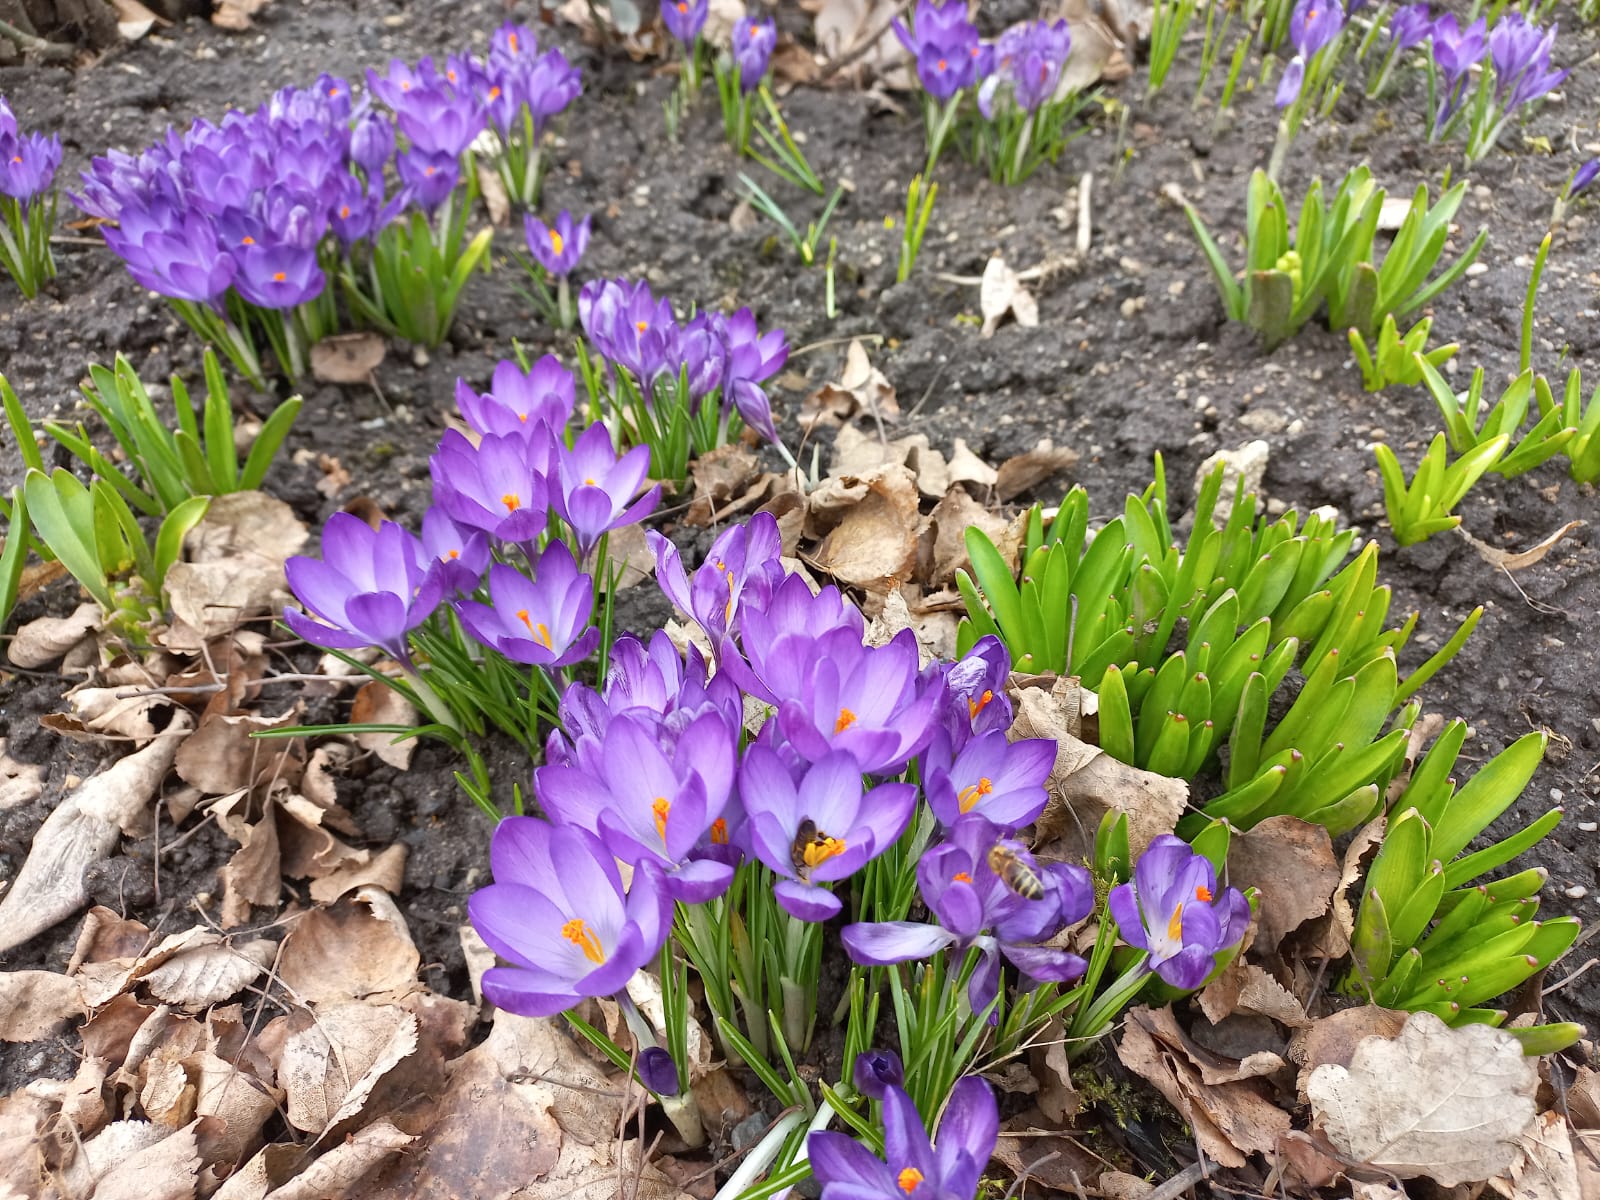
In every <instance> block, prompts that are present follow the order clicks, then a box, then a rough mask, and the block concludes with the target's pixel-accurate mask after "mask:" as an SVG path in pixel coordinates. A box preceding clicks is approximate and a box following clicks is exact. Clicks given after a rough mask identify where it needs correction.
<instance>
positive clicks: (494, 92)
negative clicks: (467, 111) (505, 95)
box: [489, 87, 500, 100]
mask: <svg viewBox="0 0 1600 1200" xmlns="http://www.w3.org/2000/svg"><path fill="white" fill-rule="evenodd" d="M489 99H491V100H498V99H500V89H499V88H498V87H492V88H490V89H489Z"/></svg>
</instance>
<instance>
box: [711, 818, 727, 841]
mask: <svg viewBox="0 0 1600 1200" xmlns="http://www.w3.org/2000/svg"><path fill="white" fill-rule="evenodd" d="M711 844H712V845H713V846H726V845H727V844H728V822H727V821H726V820H724V819H723V818H722V817H718V818H717V819H716V820H715V821H713V822H711Z"/></svg>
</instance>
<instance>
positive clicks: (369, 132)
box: [350, 109, 394, 179]
mask: <svg viewBox="0 0 1600 1200" xmlns="http://www.w3.org/2000/svg"><path fill="white" fill-rule="evenodd" d="M393 157H394V123H393V122H392V121H391V120H390V119H389V118H388V117H386V116H384V115H383V114H382V113H376V112H372V111H371V110H370V109H369V110H368V111H367V112H364V113H362V114H361V116H360V117H358V118H357V119H356V123H355V128H353V129H352V130H351V131H350V159H351V161H352V162H354V163H355V164H356V165H357V166H358V167H360V168H361V169H362V170H363V171H365V172H366V173H367V178H368V179H374V178H378V177H381V176H382V174H383V168H384V167H385V166H387V165H388V162H389V160H390V159H391V158H393Z"/></svg>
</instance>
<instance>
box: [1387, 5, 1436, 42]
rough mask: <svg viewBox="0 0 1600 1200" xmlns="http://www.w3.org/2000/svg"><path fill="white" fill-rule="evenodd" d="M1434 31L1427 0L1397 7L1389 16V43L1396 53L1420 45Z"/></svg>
mask: <svg viewBox="0 0 1600 1200" xmlns="http://www.w3.org/2000/svg"><path fill="white" fill-rule="evenodd" d="M1432 32H1433V17H1432V15H1431V14H1430V13H1429V11H1428V4H1427V0H1419V2H1418V3H1416V4H1408V5H1406V6H1405V7H1404V8H1397V9H1396V10H1395V11H1394V15H1393V16H1391V17H1390V18H1389V43H1390V45H1391V46H1392V47H1393V49H1394V51H1395V52H1396V53H1399V52H1400V51H1403V50H1409V49H1411V48H1412V47H1413V46H1420V45H1422V43H1423V42H1425V41H1427V40H1428V35H1429V34H1431V33H1432Z"/></svg>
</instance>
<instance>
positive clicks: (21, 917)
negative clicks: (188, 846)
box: [0, 710, 192, 954]
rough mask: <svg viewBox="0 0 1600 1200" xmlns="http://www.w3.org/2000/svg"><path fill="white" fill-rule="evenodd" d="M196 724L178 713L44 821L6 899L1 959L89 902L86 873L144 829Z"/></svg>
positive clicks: (0, 911) (0, 919) (0, 917)
mask: <svg viewBox="0 0 1600 1200" xmlns="http://www.w3.org/2000/svg"><path fill="white" fill-rule="evenodd" d="M191 724H192V722H191V720H190V718H189V715H188V714H187V713H186V712H183V711H182V710H178V711H177V712H175V713H174V714H173V720H172V725H171V726H170V727H169V729H168V736H165V737H161V738H157V739H156V740H155V741H153V742H151V743H150V744H149V745H148V746H146V747H145V748H144V749H143V750H139V751H136V752H135V753H133V754H130V755H128V756H127V757H126V758H123V759H119V760H118V761H117V762H115V763H113V764H112V765H111V766H110V767H108V768H107V769H106V770H104V771H101V772H100V773H99V774H98V775H91V776H90V777H89V778H88V779H87V780H85V781H84V782H83V783H81V784H80V785H78V787H77V788H76V790H74V791H73V792H71V793H69V794H68V795H67V796H66V797H64V798H63V799H62V801H61V803H59V804H58V805H56V807H55V809H54V810H53V811H52V812H51V813H50V815H49V816H48V817H46V818H45V821H44V824H43V825H41V826H40V827H39V831H38V833H36V834H34V837H33V845H32V847H31V848H30V849H29V851H28V857H27V860H26V861H24V862H23V864H22V869H21V870H20V871H18V872H17V877H16V879H15V880H14V881H13V882H12V885H11V886H10V887H9V888H8V889H6V891H5V893H4V895H0V954H3V953H4V952H5V951H7V950H10V949H12V948H13V947H16V946H20V945H21V944H22V943H23V942H25V941H27V940H28V939H29V938H31V937H33V936H34V935H35V934H36V933H40V932H42V931H43V930H46V929H48V928H50V926H52V925H54V924H55V923H56V922H57V921H60V920H62V919H63V918H65V917H69V916H71V915H72V914H73V913H75V912H77V911H78V910H79V909H80V908H82V907H83V906H84V905H85V904H87V903H88V902H89V893H88V890H87V888H85V886H84V882H83V872H84V868H85V867H87V866H89V865H90V864H91V863H94V862H98V861H99V860H101V859H103V858H105V857H106V856H107V855H108V854H110V853H111V851H112V850H113V849H114V848H115V847H116V845H117V840H118V838H120V837H121V836H122V833H123V830H124V829H130V830H137V829H139V828H140V827H141V826H142V824H143V821H142V818H143V817H145V816H147V815H148V811H149V808H150V803H151V800H152V799H153V797H154V796H155V795H156V793H157V792H158V791H159V790H160V787H161V780H162V779H163V778H164V777H165V775H166V773H167V771H168V770H170V769H171V767H172V759H173V756H174V754H176V752H177V749H178V743H179V740H180V738H179V736H178V735H179V734H181V733H182V732H183V731H184V730H185V729H187V728H188V727H189V726H190V725H191Z"/></svg>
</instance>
